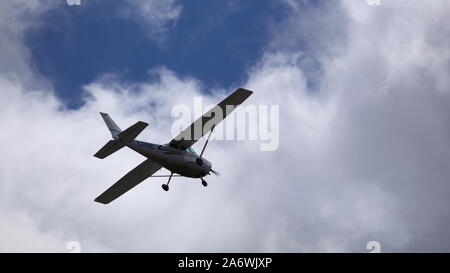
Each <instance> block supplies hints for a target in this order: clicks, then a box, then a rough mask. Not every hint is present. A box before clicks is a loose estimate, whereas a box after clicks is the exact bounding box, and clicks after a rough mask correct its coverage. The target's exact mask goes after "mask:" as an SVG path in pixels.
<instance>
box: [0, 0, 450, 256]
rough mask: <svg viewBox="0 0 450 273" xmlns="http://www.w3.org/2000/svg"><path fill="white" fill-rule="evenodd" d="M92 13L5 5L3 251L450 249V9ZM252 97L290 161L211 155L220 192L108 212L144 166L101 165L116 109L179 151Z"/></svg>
mask: <svg viewBox="0 0 450 273" xmlns="http://www.w3.org/2000/svg"><path fill="white" fill-rule="evenodd" d="M69 2H71V3H74V2H75V3H76V2H78V1H69ZM80 2H81V5H68V4H67V3H66V2H65V1H63V0H61V1H51V0H12V1H1V2H0V94H1V100H0V125H1V128H2V130H1V134H0V148H1V152H0V196H1V198H0V251H2V252H10V251H14V252H34V251H50V252H67V251H68V250H67V248H66V247H67V243H68V242H70V241H78V242H79V243H80V245H81V249H82V251H86V252H96V251H106V252H119V251H120V252H130V251H133V252H134V251H138V252H141V251H143V252H160V251H165V252H180V251H194V252H199V251H202V252H209V251H214V252H218V251H219V252H220V251H225V252H231V251H233V252H234V251H240V252H246V251H253V252H367V251H368V250H366V245H367V243H368V242H369V241H378V242H379V243H380V245H381V250H382V251H384V252H398V251H406V252H417V251H425V252H431V251H450V235H449V234H448V230H450V179H449V178H450V145H449V142H450V79H449V78H450V76H449V74H450V39H449V37H450V24H449V22H448V20H449V19H448V18H449V17H450V2H449V1H447V0H434V1H426V3H425V1H420V0H381V5H368V4H367V2H366V1H364V0H361V1H359V0H358V1H357V0H342V1H338V0H336V1H320V0H315V1H313V0H310V1H308V0H272V1H269V0H261V1H238V0H230V1H218V0H217V1H216V0H212V1H200V0H195V1H179V0H170V1H167V0H149V1H144V0H139V1H131V0H122V1H100V0H85V1H83V0H81V1H80ZM369 2H370V1H369ZM372 2H374V1H372ZM375 2H376V1H375ZM237 87H245V88H248V89H251V90H254V91H255V93H254V95H253V96H252V97H251V98H250V99H249V100H248V103H251V104H256V105H258V104H261V105H279V110H280V119H279V128H280V138H279V147H278V149H277V150H276V151H271V152H268V151H266V152H264V151H261V150H260V144H261V143H260V142H259V141H219V140H217V141H211V142H210V144H209V146H208V149H207V150H206V152H205V156H206V157H207V158H208V159H209V160H210V161H211V162H212V163H213V168H214V169H217V170H218V171H220V172H221V174H222V175H221V176H220V177H213V176H209V177H208V179H207V180H208V182H209V186H208V187H207V188H203V187H202V186H201V184H200V181H197V180H195V179H187V178H186V179H183V178H177V179H174V180H173V181H172V182H171V190H170V191H169V192H167V193H166V192H163V191H162V189H161V184H162V183H164V182H165V180H163V179H161V178H151V179H148V180H146V181H145V182H143V183H142V184H140V185H139V186H138V187H136V188H135V189H133V190H131V191H130V192H128V193H127V194H126V195H124V196H122V197H121V198H119V199H117V200H116V201H115V202H113V203H111V204H110V205H107V206H105V205H101V204H98V203H96V202H94V201H93V199H94V198H95V197H96V196H98V195H99V194H100V193H101V192H103V191H104V190H105V189H106V188H108V187H109V186H110V185H111V184H112V183H114V182H115V181H116V180H117V179H118V178H120V177H121V176H122V175H123V174H125V173H126V172H127V171H129V170H130V169H132V168H133V167H135V166H136V165H137V164H139V163H140V162H142V161H143V160H144V158H143V157H142V156H141V155H139V154H136V153H134V152H132V151H130V150H127V149H122V150H121V151H119V152H117V153H115V154H114V155H112V156H110V157H108V158H107V159H104V160H99V159H97V158H95V157H93V156H92V155H93V154H94V153H95V152H96V151H97V150H98V149H99V148H100V147H101V146H102V145H103V144H104V143H105V142H106V141H107V140H108V139H109V138H110V135H109V132H108V131H107V129H106V127H105V125H104V123H103V121H102V120H101V118H100V116H99V114H98V112H99V111H104V112H108V113H110V114H111V116H112V117H113V118H114V119H115V120H116V122H117V123H118V124H119V126H121V127H123V128H126V127H127V126H129V125H131V124H133V123H134V122H136V121H138V120H143V121H146V122H149V124H150V126H149V127H148V128H147V129H146V130H145V131H144V132H143V133H142V134H141V135H140V136H139V139H140V140H144V141H150V142H155V143H165V142H167V141H168V140H169V139H171V131H170V129H171V125H172V124H173V122H174V118H173V117H172V116H171V109H172V108H173V107H174V106H175V105H177V104H181V103H183V104H186V105H190V106H191V105H192V104H193V100H192V98H193V97H194V96H203V98H204V100H205V101H206V102H207V104H208V103H210V104H212V103H215V102H218V101H220V100H221V99H222V98H224V97H225V96H226V94H227V93H228V92H230V91H232V90H234V89H235V88H237ZM202 144H203V142H202V141H200V142H199V143H197V144H196V145H195V146H194V148H196V149H201V147H202ZM199 147H200V148H199Z"/></svg>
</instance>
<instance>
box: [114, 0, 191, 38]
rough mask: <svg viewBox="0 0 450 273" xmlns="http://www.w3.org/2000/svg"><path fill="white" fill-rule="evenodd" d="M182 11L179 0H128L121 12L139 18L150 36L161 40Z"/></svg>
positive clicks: (129, 16)
mask: <svg viewBox="0 0 450 273" xmlns="http://www.w3.org/2000/svg"><path fill="white" fill-rule="evenodd" d="M181 11H182V5H181V4H180V2H179V1H178V0H127V1H126V5H124V6H122V7H121V10H120V14H121V15H122V16H124V17H126V18H129V19H134V20H138V21H139V22H141V23H142V24H143V26H144V27H145V29H146V30H147V32H148V34H149V37H150V38H153V39H156V40H159V41H161V40H162V39H164V38H165V36H166V35H167V34H168V32H169V29H170V27H171V25H174V24H175V23H176V22H177V20H178V17H179V16H180V14H181Z"/></svg>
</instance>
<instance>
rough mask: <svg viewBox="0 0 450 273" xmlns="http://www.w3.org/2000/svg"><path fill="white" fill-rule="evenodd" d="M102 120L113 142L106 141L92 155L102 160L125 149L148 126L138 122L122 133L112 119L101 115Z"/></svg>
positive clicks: (106, 115) (104, 114)
mask: <svg viewBox="0 0 450 273" xmlns="http://www.w3.org/2000/svg"><path fill="white" fill-rule="evenodd" d="M100 115H101V116H102V118H103V120H104V121H105V123H106V126H108V129H109V131H110V132H111V136H112V138H113V140H110V141H108V143H106V144H105V145H104V146H103V147H102V148H101V149H100V150H98V152H96V153H95V154H94V156H95V157H97V158H100V159H103V158H105V157H107V156H109V155H111V154H113V153H115V152H117V151H118V150H120V149H122V148H123V147H125V146H126V145H127V144H128V143H129V142H131V141H133V140H134V139H135V138H136V137H137V136H138V135H139V134H140V133H141V132H142V131H143V130H144V129H145V127H147V126H148V123H145V122H143V121H138V122H136V123H135V124H134V125H132V126H130V127H128V128H127V129H126V130H125V131H122V130H121V129H120V128H119V126H117V124H116V123H115V122H114V121H113V120H112V118H111V117H110V116H109V115H108V114H106V113H101V112H100Z"/></svg>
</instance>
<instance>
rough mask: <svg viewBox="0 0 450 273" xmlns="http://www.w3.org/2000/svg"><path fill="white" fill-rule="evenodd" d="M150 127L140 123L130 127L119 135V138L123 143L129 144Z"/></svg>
mask: <svg viewBox="0 0 450 273" xmlns="http://www.w3.org/2000/svg"><path fill="white" fill-rule="evenodd" d="M147 126H148V123H146V122H143V121H138V122H136V123H135V124H134V125H131V126H130V127H128V128H127V129H126V130H125V131H123V132H121V133H119V134H118V135H117V137H118V138H119V139H120V140H121V141H123V142H129V141H132V140H133V139H135V138H136V137H137V136H138V135H139V134H140V133H141V132H142V131H143V130H144V129H145V127H147Z"/></svg>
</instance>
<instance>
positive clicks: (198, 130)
mask: <svg viewBox="0 0 450 273" xmlns="http://www.w3.org/2000/svg"><path fill="white" fill-rule="evenodd" d="M251 94H253V91H250V90H247V89H244V88H239V89H237V90H236V91H234V92H233V93H232V94H231V95H229V96H228V97H226V98H225V99H224V100H223V101H221V102H220V103H219V104H217V105H216V106H215V107H213V108H212V109H211V110H209V111H208V112H206V113H205V114H204V115H203V116H201V117H200V118H198V119H197V120H196V121H194V123H192V124H191V125H190V126H189V127H187V128H186V129H184V131H183V132H181V133H180V134H179V135H178V136H176V137H175V138H174V139H172V140H171V141H170V143H169V145H170V146H172V147H178V148H180V149H183V150H185V149H186V148H189V147H191V146H192V145H194V143H196V142H197V141H198V140H199V139H200V138H202V137H203V136H204V135H205V134H207V133H208V132H209V131H211V129H212V127H214V126H215V125H217V124H219V123H220V122H221V121H222V120H223V119H225V118H226V117H227V115H228V114H230V113H231V112H233V110H234V109H235V108H236V107H237V106H238V105H240V104H241V103H242V102H244V101H245V100H246V99H247V98H248V97H249V96H250V95H251Z"/></svg>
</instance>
